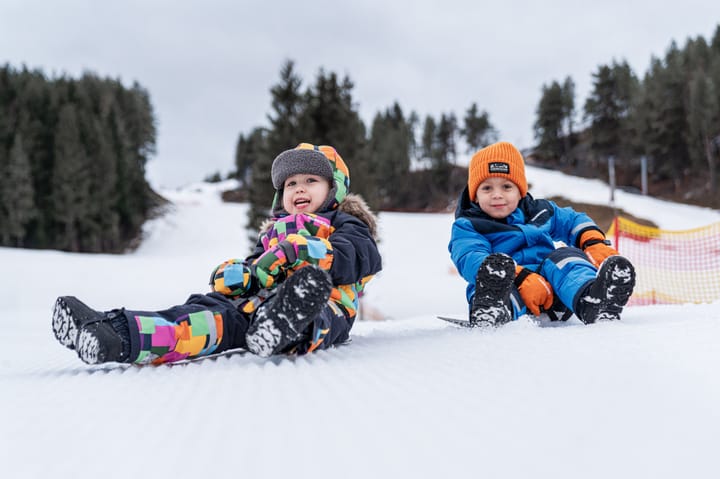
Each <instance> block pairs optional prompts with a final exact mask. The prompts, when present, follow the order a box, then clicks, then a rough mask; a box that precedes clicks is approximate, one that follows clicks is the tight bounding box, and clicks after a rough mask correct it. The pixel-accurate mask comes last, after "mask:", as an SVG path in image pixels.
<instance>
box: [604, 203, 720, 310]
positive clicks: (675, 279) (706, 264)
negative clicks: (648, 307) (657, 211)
mask: <svg viewBox="0 0 720 479" xmlns="http://www.w3.org/2000/svg"><path fill="white" fill-rule="evenodd" d="M607 237H608V239H609V240H611V241H612V242H613V245H614V246H615V248H616V249H617V250H618V251H619V252H620V254H622V255H623V256H626V257H627V258H628V259H630V261H632V263H633V264H634V265H635V270H636V272H637V284H636V286H635V291H634V293H633V295H632V297H631V298H630V301H629V302H628V305H644V304H672V303H710V302H713V301H717V300H718V299H720V223H714V224H711V225H709V226H705V227H702V228H695V229H691V230H684V231H668V230H661V229H658V228H653V227H650V226H643V225H639V224H637V223H635V222H633V221H630V220H628V219H627V218H622V217H618V218H615V221H614V222H613V225H612V226H611V227H610V230H609V231H608V233H607Z"/></svg>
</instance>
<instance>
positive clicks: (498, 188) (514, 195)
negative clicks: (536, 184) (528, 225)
mask: <svg viewBox="0 0 720 479" xmlns="http://www.w3.org/2000/svg"><path fill="white" fill-rule="evenodd" d="M520 198H521V196H520V189H519V188H518V187H517V185H516V184H515V183H513V182H512V181H510V180H507V179H505V178H500V177H497V176H491V177H490V178H488V179H486V180H485V181H483V182H482V183H480V186H478V189H477V191H476V192H475V200H476V201H477V204H478V205H480V209H481V210H483V211H484V212H485V213H487V214H488V215H490V216H491V217H492V218H495V219H502V218H507V217H508V216H510V213H512V212H513V211H515V208H517V206H518V203H520Z"/></svg>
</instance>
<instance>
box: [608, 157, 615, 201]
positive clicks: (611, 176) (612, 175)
mask: <svg viewBox="0 0 720 479" xmlns="http://www.w3.org/2000/svg"><path fill="white" fill-rule="evenodd" d="M608 177H609V180H610V206H615V157H614V156H609V157H608Z"/></svg>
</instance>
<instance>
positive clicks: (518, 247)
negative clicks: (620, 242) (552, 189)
mask: <svg viewBox="0 0 720 479" xmlns="http://www.w3.org/2000/svg"><path fill="white" fill-rule="evenodd" d="M590 229H596V230H598V231H601V230H600V228H599V227H598V226H597V224H595V222H594V221H593V220H592V219H591V218H590V217H589V216H588V215H586V214H585V213H578V212H577V211H575V210H573V209H572V208H561V207H559V206H558V205H556V204H555V203H554V202H552V201H548V200H543V199H537V200H536V199H534V198H533V197H532V195H530V194H529V193H528V194H527V195H526V196H525V197H524V198H522V199H521V200H520V203H519V204H518V207H517V208H516V209H515V211H513V212H512V213H511V214H510V216H508V217H507V218H503V219H499V220H498V219H494V218H492V217H491V216H489V215H488V214H486V213H485V212H483V211H482V210H481V209H480V206H479V205H478V204H477V203H474V202H472V201H470V197H469V195H468V189H467V187H466V188H465V190H463V192H462V193H461V194H460V198H459V199H458V206H457V209H456V210H455V222H454V223H453V225H452V234H451V237H450V244H449V245H448V250H449V251H450V256H451V258H452V261H453V263H455V267H457V269H458V271H459V272H460V274H461V275H462V277H463V278H465V280H466V281H467V282H468V288H467V292H466V294H467V298H468V301H470V299H471V298H472V296H473V294H474V292H475V275H476V273H477V270H478V268H479V267H480V263H482V261H483V260H484V259H485V257H486V256H488V255H489V254H490V253H505V254H507V255H510V256H511V257H512V258H513V259H514V260H515V262H516V263H517V264H518V265H520V266H524V267H525V268H528V269H529V270H531V271H535V270H536V269H537V267H538V266H539V265H540V263H541V262H542V261H543V260H544V259H545V258H546V257H547V255H548V254H550V253H551V252H552V251H553V250H554V249H555V248H556V247H558V246H563V245H565V246H575V247H579V245H578V240H579V238H580V236H581V235H582V233H583V232H584V231H587V230H590Z"/></svg>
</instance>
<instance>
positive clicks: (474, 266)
mask: <svg viewBox="0 0 720 479" xmlns="http://www.w3.org/2000/svg"><path fill="white" fill-rule="evenodd" d="M609 244H610V243H609V242H608V241H606V239H605V235H604V234H603V232H602V231H601V230H600V228H599V227H598V226H597V225H596V224H595V222H594V221H593V220H592V219H590V217H589V216H588V215H586V214H585V213H581V212H576V211H574V210H573V209H572V208H560V207H558V206H557V205H556V204H555V203H553V202H552V201H548V200H543V199H535V198H533V197H532V196H531V195H530V194H529V193H528V184H527V179H526V177H525V164H524V160H523V157H522V154H521V153H520V152H519V151H518V150H517V148H515V147H514V146H513V145H512V144H510V143H507V142H499V143H495V144H492V145H490V146H487V147H485V148H483V149H481V150H479V151H478V152H477V153H475V155H474V156H473V158H472V160H471V163H470V166H469V169H468V185H467V187H466V188H465V190H464V191H463V192H462V193H461V195H460V198H459V200H458V205H457V210H456V212H455V221H454V223H453V225H452V234H451V239H450V244H449V246H448V249H449V251H450V255H451V258H452V261H453V263H454V264H455V266H456V267H457V269H458V271H459V272H460V274H461V275H462V276H463V278H465V280H466V281H467V282H468V287H467V293H466V294H467V300H468V303H469V305H470V322H471V323H472V324H473V325H477V326H499V325H502V324H504V323H506V322H508V321H511V320H513V319H517V318H518V317H520V316H522V315H524V314H528V313H529V314H533V315H535V316H539V315H540V314H542V313H547V314H548V316H549V317H550V318H551V319H567V318H568V317H569V316H570V315H571V314H572V313H575V315H576V316H577V317H578V318H579V319H580V320H581V321H582V322H583V323H585V324H590V323H594V322H596V321H598V320H612V319H620V313H621V312H622V309H623V307H624V306H625V304H626V303H627V301H628V299H629V298H630V295H631V294H632V290H633V287H634V285H635V271H634V268H633V266H632V264H631V263H630V261H629V260H628V259H627V258H625V257H623V256H620V255H619V253H618V252H617V251H616V250H615V249H613V248H612V247H610V246H609Z"/></svg>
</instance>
